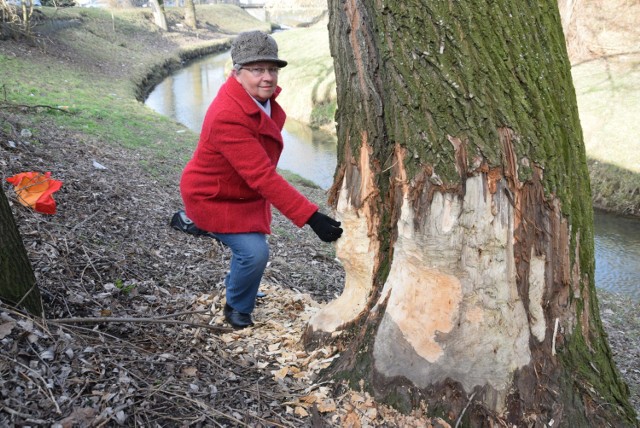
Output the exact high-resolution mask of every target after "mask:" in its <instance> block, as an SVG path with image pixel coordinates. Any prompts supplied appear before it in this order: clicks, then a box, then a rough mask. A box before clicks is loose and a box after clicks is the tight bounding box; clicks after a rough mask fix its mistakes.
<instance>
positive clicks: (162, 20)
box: [149, 0, 169, 31]
mask: <svg viewBox="0 0 640 428" xmlns="http://www.w3.org/2000/svg"><path fill="white" fill-rule="evenodd" d="M149 4H150V5H151V12H152V13H153V20H154V22H155V24H156V25H157V26H158V28H160V29H162V30H164V31H168V30H169V26H168V25H167V17H166V15H165V14H164V8H163V7H162V5H161V4H160V2H159V1H158V0H150V1H149Z"/></svg>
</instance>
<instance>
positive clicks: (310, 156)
mask: <svg viewBox="0 0 640 428" xmlns="http://www.w3.org/2000/svg"><path fill="white" fill-rule="evenodd" d="M229 58H230V55H229V53H228V52H224V53H221V54H218V55H213V56H210V57H206V58H202V59H200V60H198V61H194V62H192V63H190V64H189V65H188V66H186V67H185V68H183V69H182V70H180V71H179V72H177V73H176V74H174V75H172V76H169V77H167V78H166V79H165V80H164V81H163V82H162V83H160V84H159V85H158V86H157V87H156V88H155V89H154V90H153V92H151V94H149V97H148V98H147V100H146V101H145V104H146V105H147V106H149V107H150V108H152V109H153V110H155V111H157V112H159V113H161V114H163V115H165V116H169V117H172V118H174V119H175V120H177V121H178V122H180V123H182V124H184V125H185V126H186V127H188V128H189V129H191V130H193V131H195V132H198V133H199V132H200V128H201V126H202V120H203V119H204V115H205V113H206V112H207V108H208V107H209V104H210V103H211V100H213V98H214V97H215V96H216V94H217V93H218V88H219V87H220V86H221V85H222V84H223V83H224V81H225V80H226V73H225V70H228V69H230V67H231V66H230V61H229ZM285 90H286V88H285ZM282 137H283V138H284V151H283V152H282V157H281V158H280V162H279V164H278V167H280V168H282V169H286V170H289V171H292V172H294V173H296V174H298V175H300V176H302V177H304V178H306V179H308V180H311V181H313V182H314V183H316V184H317V185H319V186H320V187H322V188H323V189H328V188H329V187H330V186H331V184H332V183H333V172H334V171H335V168H336V155H335V153H336V138H335V136H334V135H333V134H331V133H328V132H323V131H319V130H312V129H311V128H310V127H308V126H306V125H305V124H303V123H300V122H296V121H295V120H292V119H287V122H286V124H285V128H284V131H283V133H282Z"/></svg>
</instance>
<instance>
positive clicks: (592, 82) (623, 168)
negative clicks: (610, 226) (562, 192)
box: [572, 54, 640, 216]
mask: <svg viewBox="0 0 640 428" xmlns="http://www.w3.org/2000/svg"><path fill="white" fill-rule="evenodd" d="M639 66H640V55H638V54H635V55H626V56H617V57H614V58H602V59H597V60H592V61H587V62H584V63H582V64H578V65H575V66H574V67H573V70H572V74H573V80H574V85H575V88H576V96H577V99H578V107H579V110H580V121H581V123H582V128H583V132H584V142H585V148H586V151H587V156H588V158H589V172H590V177H591V187H592V193H593V201H594V206H596V207H598V208H602V209H605V210H608V211H613V212H617V213H620V214H626V215H634V216H640V138H638V135H640V122H638V120H637V118H638V116H639V115H640V67H639Z"/></svg>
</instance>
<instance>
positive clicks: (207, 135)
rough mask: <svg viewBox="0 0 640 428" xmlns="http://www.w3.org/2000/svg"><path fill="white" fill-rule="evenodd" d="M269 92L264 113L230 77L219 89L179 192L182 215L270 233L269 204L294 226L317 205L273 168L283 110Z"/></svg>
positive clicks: (218, 228) (217, 226) (203, 224)
mask: <svg viewBox="0 0 640 428" xmlns="http://www.w3.org/2000/svg"><path fill="white" fill-rule="evenodd" d="M280 90H281V89H280V88H279V87H278V89H277V90H276V92H275V94H274V95H273V96H272V97H271V117H269V116H268V115H267V114H266V113H265V112H264V111H263V110H262V109H261V108H260V107H259V106H258V105H257V104H256V103H255V101H254V100H253V98H251V96H250V95H249V94H248V93H247V92H246V91H245V90H244V88H243V87H242V86H241V85H240V83H238V82H237V81H236V79H235V77H233V76H231V77H230V78H229V79H227V81H226V82H225V83H224V85H222V87H221V88H220V90H219V92H218V95H217V96H216V97H215V99H214V100H213V102H212V103H211V105H210V106H209V109H208V110H207V114H206V116H205V118H204V123H203V125H202V132H201V133H200V141H198V146H197V148H196V150H195V152H194V153H193V158H192V159H191V160H190V161H189V162H188V163H187V166H186V167H185V169H184V171H183V173H182V179H181V181H180V191H181V193H182V199H183V201H184V207H185V211H186V213H187V216H188V217H189V218H190V219H191V220H193V222H194V223H195V224H196V226H198V227H199V228H201V229H204V230H207V231H210V232H219V233H246V232H260V233H266V234H268V233H271V205H272V204H273V205H274V206H275V207H276V208H277V209H278V210H279V211H280V212H281V213H282V214H284V215H285V216H286V217H287V218H289V219H290V220H291V221H292V222H293V223H295V224H296V225H297V226H298V227H302V226H304V224H305V223H306V222H307V220H309V217H311V215H312V214H313V213H314V212H316V211H317V210H318V206H317V205H315V204H313V203H311V202H310V201H309V200H308V199H307V198H305V197H304V196H303V195H302V194H301V193H300V192H298V191H297V190H296V189H295V188H294V187H293V186H291V185H290V184H289V183H288V182H287V181H286V180H285V179H284V178H282V177H281V176H280V175H279V174H278V173H277V172H276V165H277V164H278V160H279V159H280V154H281V153H282V148H283V142H282V134H281V131H282V127H283V126H284V121H285V119H286V114H285V112H284V110H282V107H280V105H279V104H278V103H277V102H276V101H275V98H276V97H277V95H278V94H279V93H280Z"/></svg>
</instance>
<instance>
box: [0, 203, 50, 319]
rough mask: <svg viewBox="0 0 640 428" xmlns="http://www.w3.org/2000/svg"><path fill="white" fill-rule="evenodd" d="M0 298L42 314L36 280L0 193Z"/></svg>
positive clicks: (10, 214)
mask: <svg viewBox="0 0 640 428" xmlns="http://www.w3.org/2000/svg"><path fill="white" fill-rule="evenodd" d="M0 299H2V300H3V301H4V302H6V303H9V304H11V305H19V306H22V307H24V308H25V309H27V310H28V311H29V312H31V313H32V314H34V315H42V300H41V299H40V291H39V290H38V286H37V284H36V278H35V276H34V274H33V269H32V268H31V263H30V262H29V258H28V257H27V252H26V250H25V248H24V244H23V243H22V238H21V237H20V233H19V232H18V228H17V227H16V223H15V221H14V219H13V214H12V213H11V207H10V206H9V203H8V201H7V197H6V195H5V194H4V192H2V191H0Z"/></svg>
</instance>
